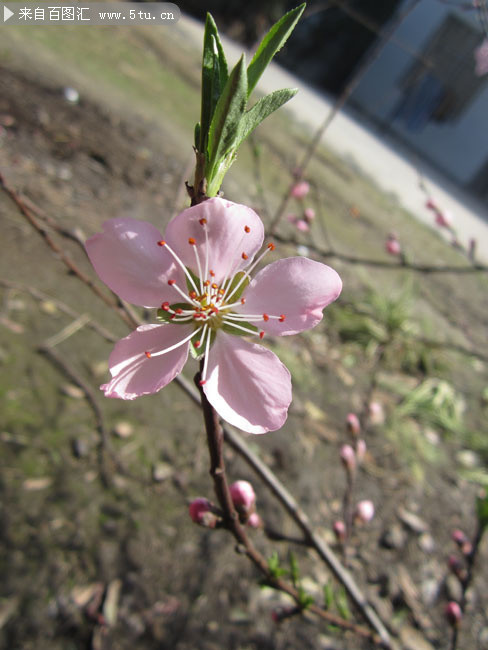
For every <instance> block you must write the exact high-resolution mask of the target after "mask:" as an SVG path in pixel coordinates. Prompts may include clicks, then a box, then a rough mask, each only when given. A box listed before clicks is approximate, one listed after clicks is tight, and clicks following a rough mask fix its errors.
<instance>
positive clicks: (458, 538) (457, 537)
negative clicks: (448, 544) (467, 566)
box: [451, 528, 468, 548]
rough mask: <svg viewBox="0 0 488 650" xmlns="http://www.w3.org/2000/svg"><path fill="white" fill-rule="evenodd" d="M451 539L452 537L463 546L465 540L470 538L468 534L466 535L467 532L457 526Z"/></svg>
mask: <svg viewBox="0 0 488 650" xmlns="http://www.w3.org/2000/svg"><path fill="white" fill-rule="evenodd" d="M451 539H452V541H453V542H455V543H456V544H457V545H458V546H459V548H461V546H462V545H463V544H464V543H465V542H467V541H468V538H467V537H466V535H465V534H464V533H463V531H462V530H460V529H459V528H455V529H454V530H453V531H452V533H451Z"/></svg>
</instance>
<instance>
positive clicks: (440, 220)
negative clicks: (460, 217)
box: [435, 210, 452, 228]
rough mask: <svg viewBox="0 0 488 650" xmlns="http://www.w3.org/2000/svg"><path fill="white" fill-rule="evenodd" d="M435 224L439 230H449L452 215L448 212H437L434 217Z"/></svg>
mask: <svg viewBox="0 0 488 650" xmlns="http://www.w3.org/2000/svg"><path fill="white" fill-rule="evenodd" d="M435 222H436V224H437V225H438V226H439V227H440V228H450V227H451V226H452V214H451V213H450V212H449V210H443V211H442V212H441V211H440V210H439V211H438V212H436V215H435Z"/></svg>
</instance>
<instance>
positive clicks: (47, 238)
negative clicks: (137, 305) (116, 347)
mask: <svg viewBox="0 0 488 650" xmlns="http://www.w3.org/2000/svg"><path fill="white" fill-rule="evenodd" d="M0 188H1V189H3V190H4V192H6V194H8V196H9V197H10V199H11V200H12V201H13V202H14V203H15V205H16V206H17V207H18V208H19V211H20V212H21V214H22V215H23V216H24V217H25V218H26V219H27V221H28V222H29V223H30V224H31V226H32V227H33V228H34V229H35V230H36V231H37V233H38V234H39V235H40V236H41V237H42V239H43V240H44V242H45V243H46V244H47V245H48V247H49V248H50V249H51V250H52V251H53V252H54V253H55V254H56V256H57V257H58V258H59V259H60V260H61V261H62V262H63V263H64V264H65V266H66V267H67V268H68V269H69V271H70V272H71V273H73V274H74V275H75V276H76V277H77V278H78V279H79V280H81V281H82V282H83V284H86V285H87V286H88V287H89V288H90V289H91V290H92V291H93V293H95V294H96V295H97V296H98V297H99V298H100V299H101V300H103V302H104V303H105V304H106V305H107V306H108V307H110V308H112V309H114V310H116V311H117V312H118V313H119V315H120V316H121V318H122V319H123V320H124V322H125V323H126V324H127V325H129V327H134V323H133V322H132V319H131V318H130V317H129V316H128V314H127V313H126V312H125V310H124V309H123V307H122V306H121V304H120V302H119V301H118V299H117V300H116V299H115V298H113V297H109V296H107V295H106V294H105V293H104V292H103V291H101V290H100V288H99V287H98V286H97V285H96V284H95V283H94V282H93V280H92V279H91V278H89V277H88V276H87V275H86V274H85V273H84V272H83V271H81V269H79V268H78V266H77V265H76V264H75V263H74V262H73V260H72V259H71V258H70V257H69V256H68V255H66V253H65V252H64V251H63V249H62V248H61V247H60V246H59V245H58V244H57V243H56V242H55V241H54V240H53V238H52V237H51V235H50V234H49V233H48V232H47V230H46V229H45V228H44V227H43V226H42V225H41V224H40V223H39V221H38V219H37V217H36V216H35V215H34V212H33V210H31V209H30V208H29V207H28V206H27V204H26V203H25V201H24V200H23V199H22V198H21V197H20V196H19V194H18V193H17V192H16V191H15V190H14V189H13V188H11V187H10V186H9V185H7V183H6V182H5V179H4V177H3V175H2V174H0Z"/></svg>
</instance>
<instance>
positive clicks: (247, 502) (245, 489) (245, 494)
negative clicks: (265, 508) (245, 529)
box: [229, 481, 256, 513]
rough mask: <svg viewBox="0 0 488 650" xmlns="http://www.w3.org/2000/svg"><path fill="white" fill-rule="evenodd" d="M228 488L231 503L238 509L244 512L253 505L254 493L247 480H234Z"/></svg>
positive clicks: (254, 500)
mask: <svg viewBox="0 0 488 650" xmlns="http://www.w3.org/2000/svg"><path fill="white" fill-rule="evenodd" d="M229 489H230V496H231V499H232V503H233V504H234V506H235V508H236V509H237V510H238V511H240V512H244V513H246V512H249V511H250V510H251V509H252V508H253V507H254V504H255V503H256V495H255V493H254V488H253V486H252V485H251V484H250V483H249V481H236V482H235V483H232V485H231V486H230V488H229Z"/></svg>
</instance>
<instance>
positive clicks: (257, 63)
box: [247, 3, 305, 96]
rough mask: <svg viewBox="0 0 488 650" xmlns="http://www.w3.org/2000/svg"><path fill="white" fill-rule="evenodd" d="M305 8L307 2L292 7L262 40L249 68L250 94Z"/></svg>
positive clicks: (248, 82)
mask: <svg viewBox="0 0 488 650" xmlns="http://www.w3.org/2000/svg"><path fill="white" fill-rule="evenodd" d="M304 9H305V3H304V4H302V5H300V6H299V7H296V8H295V9H292V10H291V11H289V12H288V13H287V14H285V15H284V16H283V17H282V18H280V20H279V21H278V22H277V23H275V24H274V25H273V27H271V29H270V30H269V32H268V33H267V34H266V36H265V37H264V38H263V40H262V41H261V44H260V46H259V47H258V49H257V51H256V54H255V55H254V57H253V59H252V61H251V63H250V64H249V67H248V69H247V87H248V96H249V95H250V94H251V92H252V91H253V90H254V88H255V86H256V84H257V83H258V81H259V79H260V77H261V75H262V74H263V72H264V71H265V69H266V67H267V66H268V64H269V63H270V61H271V59H272V58H273V57H274V55H275V54H276V53H277V52H278V51H279V50H281V48H282V47H283V45H284V44H285V43H286V41H287V40H288V37H289V36H290V34H291V33H292V31H293V29H294V28H295V25H296V24H297V22H298V20H299V18H300V16H301V15H302V13H303V10H304Z"/></svg>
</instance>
